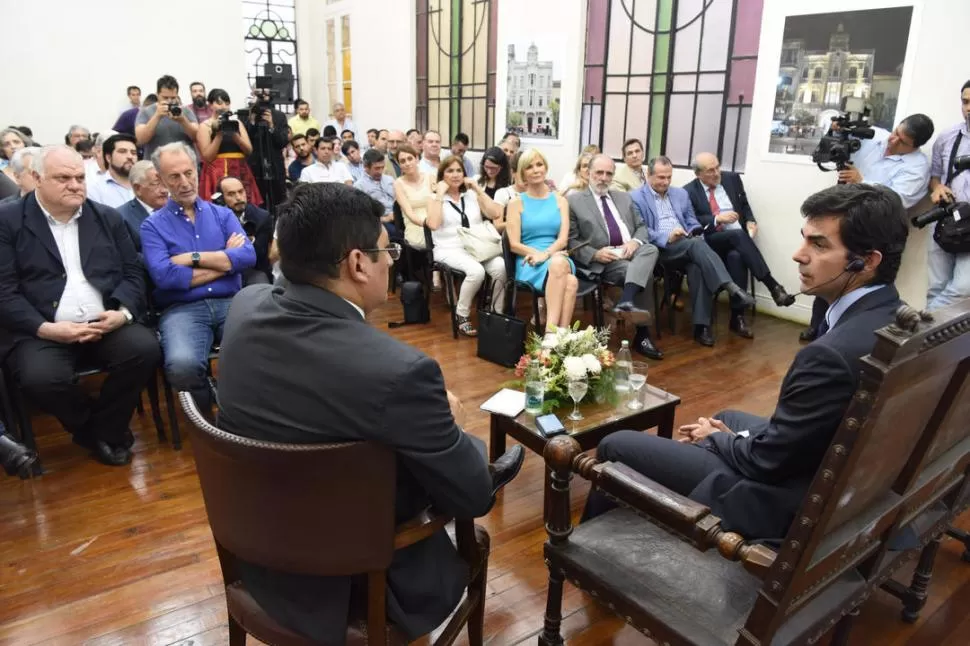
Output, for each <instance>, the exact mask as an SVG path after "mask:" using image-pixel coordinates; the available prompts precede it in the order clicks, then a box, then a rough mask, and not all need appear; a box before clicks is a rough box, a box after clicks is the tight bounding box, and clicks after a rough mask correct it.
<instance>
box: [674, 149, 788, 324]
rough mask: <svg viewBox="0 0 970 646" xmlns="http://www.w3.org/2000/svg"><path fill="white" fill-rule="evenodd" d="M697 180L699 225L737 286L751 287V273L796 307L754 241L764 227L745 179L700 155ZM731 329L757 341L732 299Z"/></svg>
mask: <svg viewBox="0 0 970 646" xmlns="http://www.w3.org/2000/svg"><path fill="white" fill-rule="evenodd" d="M694 174H695V175H696V176H697V177H696V178H695V179H694V180H692V181H691V182H689V183H688V184H687V185H686V186H684V188H685V189H686V190H687V194H688V195H690V203H691V205H692V206H693V207H694V214H695V215H696V216H697V220H698V221H699V222H700V223H701V224H702V225H704V226H705V227H706V230H705V235H704V240H705V241H706V242H707V244H708V245H709V246H710V247H711V249H713V250H714V251H716V252H717V254H718V255H719V256H720V257H721V260H723V261H724V266H725V267H727V270H728V273H729V274H731V277H732V278H733V279H734V282H735V283H737V284H738V285H740V286H741V287H744V286H746V285H747V284H748V270H750V271H751V273H752V274H754V277H755V279H757V280H758V282H760V283H762V284H763V285H764V286H765V287H767V288H768V292H769V293H770V294H771V298H772V300H773V301H775V305H777V306H778V307H788V306H790V305H793V304H794V303H795V297H794V296H792V295H790V294H789V293H788V292H787V291H785V288H784V287H782V286H781V285H780V284H779V283H778V281H777V280H775V279H774V277H773V276H772V275H771V270H770V269H769V268H768V263H766V262H765V259H764V256H762V255H761V251H760V250H759V249H758V247H757V245H755V243H754V240H753V239H752V238H754V237H755V235H757V233H758V223H757V222H755V219H754V213H753V212H752V211H751V205H750V204H748V196H747V195H746V194H745V192H744V183H743V182H742V181H741V176H740V175H738V174H737V173H732V172H731V171H722V170H721V162H720V161H718V159H717V157H716V156H714V155H713V154H711V153H700V154H698V155H697V156H696V157H695V158H694ZM730 328H731V331H732V332H734V333H735V334H737V335H738V336H740V337H742V338H745V339H752V338H754V333H753V332H752V331H751V328H749V327H748V323H747V321H745V319H744V307H742V306H741V305H740V304H739V303H737V302H736V299H731V321H730Z"/></svg>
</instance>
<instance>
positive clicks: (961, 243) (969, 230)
mask: <svg viewBox="0 0 970 646" xmlns="http://www.w3.org/2000/svg"><path fill="white" fill-rule="evenodd" d="M962 139H963V133H962V132H958V133H957V136H956V139H954V141H953V148H951V149H950V158H949V160H948V161H949V170H948V171H947V174H946V185H947V186H949V185H950V182H952V181H953V178H954V177H956V174H957V173H956V166H955V164H954V160H955V159H956V154H957V148H959V147H960V141H961V140H962ZM933 240H935V241H936V244H938V245H940V249H942V250H943V251H945V252H947V253H967V252H970V208H967V205H966V204H958V205H955V206H954V208H953V209H951V210H950V212H949V213H947V214H946V215H944V216H943V217H942V218H941V219H940V221H939V222H937V223H936V228H935V230H934V231H933Z"/></svg>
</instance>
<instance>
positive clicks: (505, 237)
mask: <svg viewBox="0 0 970 646" xmlns="http://www.w3.org/2000/svg"><path fill="white" fill-rule="evenodd" d="M502 260H503V261H504V262H505V277H506V280H507V281H508V282H510V283H511V282H514V281H515V254H513V253H512V247H511V245H510V244H509V234H508V232H507V231H503V232H502Z"/></svg>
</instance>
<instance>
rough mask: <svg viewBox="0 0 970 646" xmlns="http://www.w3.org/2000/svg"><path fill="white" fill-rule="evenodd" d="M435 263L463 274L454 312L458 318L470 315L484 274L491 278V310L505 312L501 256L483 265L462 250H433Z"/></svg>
mask: <svg viewBox="0 0 970 646" xmlns="http://www.w3.org/2000/svg"><path fill="white" fill-rule="evenodd" d="M434 259H435V261H436V262H440V263H442V264H445V265H448V266H449V267H451V268H452V269H457V270H458V271H461V272H464V274H465V280H463V281H461V289H460V290H459V291H458V304H457V306H456V308H455V310H456V311H457V312H458V316H468V315H470V314H471V308H472V303H473V302H474V301H475V295H476V294H477V293H478V290H479V289H481V288H482V283H484V282H485V274H486V273H487V274H488V275H489V276H491V278H492V308H493V309H494V310H495V311H496V312H499V313H501V312H504V311H505V298H504V296H505V280H506V279H505V261H504V260H503V259H502V256H496V257H495V258H492V259H491V260H488V261H486V262H484V263H481V262H478V261H477V260H475V259H474V258H472V257H471V256H470V255H468V252H467V251H465V250H464V249H441V248H439V247H435V248H434Z"/></svg>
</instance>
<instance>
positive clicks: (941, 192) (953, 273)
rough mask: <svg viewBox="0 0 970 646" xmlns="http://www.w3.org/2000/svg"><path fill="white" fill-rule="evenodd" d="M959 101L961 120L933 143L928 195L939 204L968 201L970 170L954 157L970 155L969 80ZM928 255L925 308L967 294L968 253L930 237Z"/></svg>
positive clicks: (969, 284)
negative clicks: (952, 250) (953, 250)
mask: <svg viewBox="0 0 970 646" xmlns="http://www.w3.org/2000/svg"><path fill="white" fill-rule="evenodd" d="M960 101H961V104H962V114H963V121H961V122H960V123H958V124H956V125H954V126H953V127H952V128H949V129H948V130H947V131H946V132H944V133H942V134H941V135H940V136H939V138H937V140H936V142H935V143H934V144H933V161H932V163H931V165H930V191H931V194H930V199H931V200H932V201H933V203H934V204H936V205H938V206H942V205H946V204H954V203H957V202H970V172H966V171H962V172H961V171H960V170H959V169H958V168H956V160H957V159H959V158H961V157H964V156H966V155H970V81H967V82H966V83H964V84H963V87H962V88H960ZM938 225H939V223H937V224H935V225H934V227H935V226H938ZM934 233H935V231H934ZM927 256H928V258H927V262H928V265H929V279H930V285H929V290H928V291H927V293H926V309H928V310H934V309H938V308H940V307H943V306H945V305H949V304H950V303H953V302H955V301H958V300H961V299H964V298H970V253H949V252H947V251H944V250H943V249H942V248H941V247H940V245H939V244H937V242H936V240H935V239H932V238H931V239H930V246H929V251H928V254H927Z"/></svg>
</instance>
